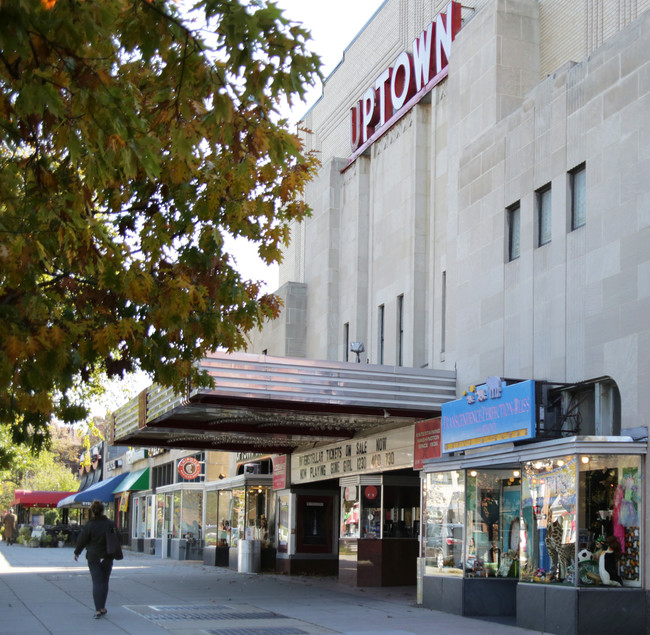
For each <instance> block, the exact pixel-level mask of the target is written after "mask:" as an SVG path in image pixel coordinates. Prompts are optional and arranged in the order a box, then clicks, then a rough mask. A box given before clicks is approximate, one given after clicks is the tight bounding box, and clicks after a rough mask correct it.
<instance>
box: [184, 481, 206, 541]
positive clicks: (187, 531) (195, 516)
mask: <svg viewBox="0 0 650 635" xmlns="http://www.w3.org/2000/svg"><path fill="white" fill-rule="evenodd" d="M202 513H203V492H202V491H201V490H198V489H196V490H184V491H183V499H182V524H181V534H182V537H183V538H188V539H190V540H202V531H201V518H202Z"/></svg>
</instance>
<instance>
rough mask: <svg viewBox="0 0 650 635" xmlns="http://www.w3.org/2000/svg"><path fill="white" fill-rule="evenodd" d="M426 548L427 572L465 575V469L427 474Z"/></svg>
mask: <svg viewBox="0 0 650 635" xmlns="http://www.w3.org/2000/svg"><path fill="white" fill-rule="evenodd" d="M422 516H423V518H422V520H423V529H422V531H423V539H422V549H423V556H424V558H425V566H426V572H427V574H432V575H436V574H445V575H459V576H460V575H462V574H463V541H464V530H465V524H464V522H465V472H464V471H458V470H452V471H448V472H435V473H432V474H427V476H426V480H425V482H424V495H423V513H422Z"/></svg>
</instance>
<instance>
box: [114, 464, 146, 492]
mask: <svg viewBox="0 0 650 635" xmlns="http://www.w3.org/2000/svg"><path fill="white" fill-rule="evenodd" d="M136 489H137V490H140V489H149V468H148V467H145V468H144V469H143V470H138V471H137V472H131V473H130V474H129V475H128V476H127V477H126V478H125V479H124V480H123V481H122V482H121V483H120V484H119V485H118V486H117V487H116V488H115V489H114V490H113V494H120V493H121V492H130V491H131V490H136Z"/></svg>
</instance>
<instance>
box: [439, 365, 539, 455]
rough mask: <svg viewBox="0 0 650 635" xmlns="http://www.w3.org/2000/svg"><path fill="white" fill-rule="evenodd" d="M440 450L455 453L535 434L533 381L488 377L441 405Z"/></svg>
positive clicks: (518, 439) (527, 437)
mask: <svg viewBox="0 0 650 635" xmlns="http://www.w3.org/2000/svg"><path fill="white" fill-rule="evenodd" d="M441 427H442V430H441V436H442V451H443V452H456V451H458V450H467V449H470V448H480V447H482V446H486V445H495V444H497V443H508V442H511V441H521V440H523V439H532V438H534V436H535V382H534V381H533V380H528V381H522V382H519V383H517V384H511V385H509V386H508V385H506V384H505V382H502V381H501V379H499V378H497V377H490V378H489V379H488V380H487V382H486V383H485V384H483V385H482V386H477V387H476V388H474V387H473V386H472V387H471V388H470V390H469V391H466V392H465V393H464V395H463V397H462V399H456V400H455V401H451V402H449V403H445V404H443V405H442V423H441Z"/></svg>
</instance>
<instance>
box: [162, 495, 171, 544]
mask: <svg viewBox="0 0 650 635" xmlns="http://www.w3.org/2000/svg"><path fill="white" fill-rule="evenodd" d="M172 500H173V499H172V495H171V494H165V521H164V526H163V530H164V534H163V536H162V537H163V538H170V537H171V535H172V511H173V509H172V505H173V503H172Z"/></svg>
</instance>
